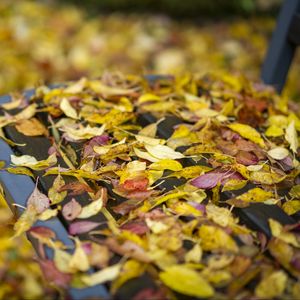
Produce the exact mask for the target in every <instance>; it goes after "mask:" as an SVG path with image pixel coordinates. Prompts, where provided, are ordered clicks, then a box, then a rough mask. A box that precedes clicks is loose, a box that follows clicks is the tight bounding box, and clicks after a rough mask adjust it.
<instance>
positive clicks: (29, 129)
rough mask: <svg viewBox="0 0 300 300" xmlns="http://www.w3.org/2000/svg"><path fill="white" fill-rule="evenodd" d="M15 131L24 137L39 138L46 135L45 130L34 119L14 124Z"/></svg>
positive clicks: (46, 131)
mask: <svg viewBox="0 0 300 300" xmlns="http://www.w3.org/2000/svg"><path fill="white" fill-rule="evenodd" d="M16 129H17V130H18V131H19V132H20V133H23V134H24V135H26V136H39V135H47V134H48V130H47V128H46V127H45V126H44V125H43V124H42V123H41V122H40V121H39V120H38V119H36V118H31V119H29V120H26V119H25V120H20V121H19V122H18V123H17V124H16Z"/></svg>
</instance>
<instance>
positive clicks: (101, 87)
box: [88, 80, 135, 97]
mask: <svg viewBox="0 0 300 300" xmlns="http://www.w3.org/2000/svg"><path fill="white" fill-rule="evenodd" d="M88 85H89V87H90V88H91V89H92V90H93V91H95V92H96V93H100V94H102V95H103V96H104V97H109V96H118V95H119V96H121V95H122V96H127V95H130V94H132V93H134V92H135V90H134V89H123V88H119V87H111V86H108V85H105V84H103V83H102V82H101V81H100V80H91V81H89V82H88Z"/></svg>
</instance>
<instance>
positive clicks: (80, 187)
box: [58, 181, 94, 196]
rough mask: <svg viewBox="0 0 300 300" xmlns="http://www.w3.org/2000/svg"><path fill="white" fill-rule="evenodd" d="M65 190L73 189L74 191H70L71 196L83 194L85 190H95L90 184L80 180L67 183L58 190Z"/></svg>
mask: <svg viewBox="0 0 300 300" xmlns="http://www.w3.org/2000/svg"><path fill="white" fill-rule="evenodd" d="M63 191H72V193H70V196H75V195H80V194H83V193H84V192H88V193H93V192H94V191H93V190H92V188H91V187H90V186H88V185H87V184H84V183H81V182H78V181H73V182H70V183H67V184H65V185H63V186H62V187H61V188H60V189H59V190H58V192H63Z"/></svg>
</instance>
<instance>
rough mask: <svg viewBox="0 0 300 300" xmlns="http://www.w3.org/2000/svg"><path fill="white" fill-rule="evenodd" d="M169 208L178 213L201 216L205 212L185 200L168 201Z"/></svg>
mask: <svg viewBox="0 0 300 300" xmlns="http://www.w3.org/2000/svg"><path fill="white" fill-rule="evenodd" d="M168 208H169V209H170V210H171V211H172V212H174V213H176V214H177V215H182V216H194V217H200V216H203V212H202V211H200V210H198V209H196V208H195V207H193V206H192V205H190V204H188V203H187V202H183V201H176V202H171V203H168Z"/></svg>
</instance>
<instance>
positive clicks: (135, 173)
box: [115, 160, 146, 184]
mask: <svg viewBox="0 0 300 300" xmlns="http://www.w3.org/2000/svg"><path fill="white" fill-rule="evenodd" d="M145 170H146V163H145V162H144V161H143V162H142V161H138V160H133V161H130V162H129V163H128V164H127V165H126V167H125V169H123V170H121V171H115V173H116V174H118V175H119V176H120V184H122V183H124V181H125V180H127V179H132V178H135V177H139V176H141V177H142V176H143V175H144V174H145Z"/></svg>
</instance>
